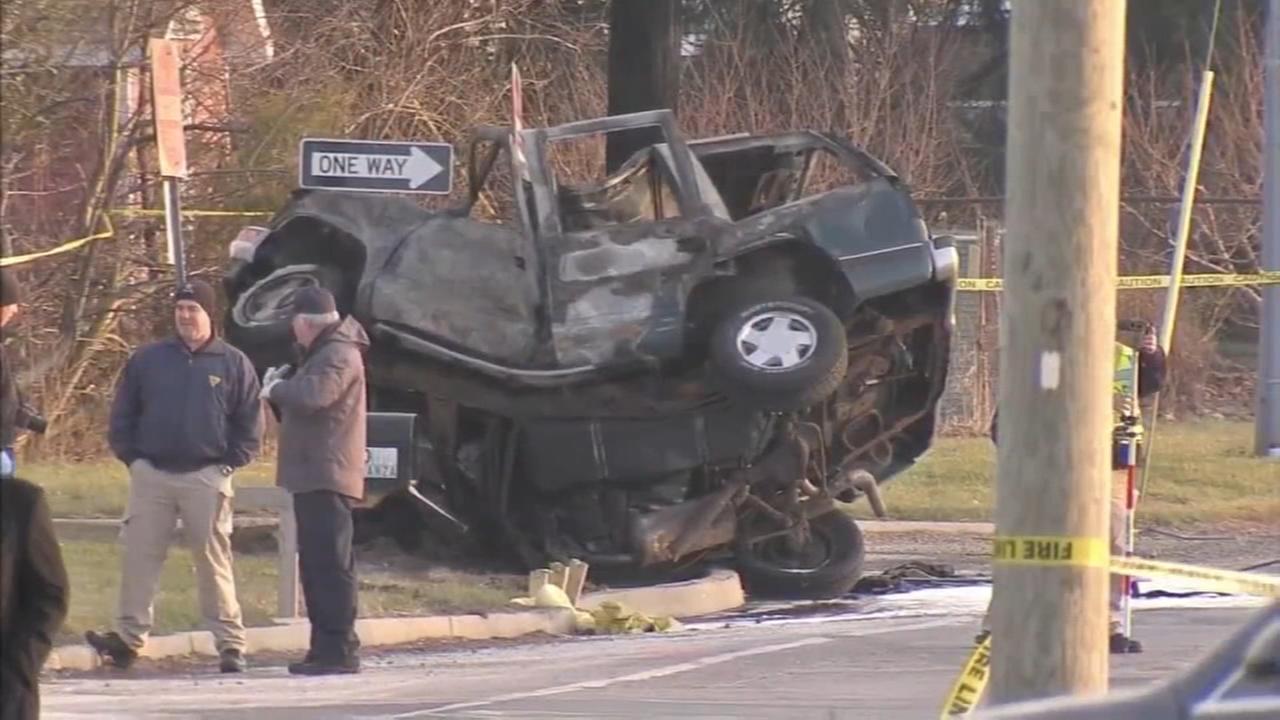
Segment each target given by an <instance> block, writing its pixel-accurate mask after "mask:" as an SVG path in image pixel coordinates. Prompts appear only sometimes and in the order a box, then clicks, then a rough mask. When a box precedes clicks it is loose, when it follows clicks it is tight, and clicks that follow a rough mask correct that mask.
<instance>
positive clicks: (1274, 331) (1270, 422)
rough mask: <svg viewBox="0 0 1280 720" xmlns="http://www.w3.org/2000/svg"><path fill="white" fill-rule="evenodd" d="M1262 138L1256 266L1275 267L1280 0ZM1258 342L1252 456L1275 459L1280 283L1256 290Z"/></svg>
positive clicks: (1279, 0)
mask: <svg viewBox="0 0 1280 720" xmlns="http://www.w3.org/2000/svg"><path fill="white" fill-rule="evenodd" d="M1262 66H1263V74H1264V77H1263V83H1264V90H1263V92H1264V98H1265V99H1264V105H1265V109H1264V110H1263V113H1264V117H1265V120H1264V122H1265V123H1266V125H1265V127H1266V130H1265V133H1266V138H1265V140H1264V143H1263V150H1262V158H1263V160H1262V168H1263V180H1262V196H1263V213H1262V269H1264V270H1280V0H1271V6H1270V8H1268V10H1267V48H1266V58H1265V60H1263V63H1262ZM1259 324H1260V325H1261V328H1262V333H1261V338H1260V341H1259V347H1258V418H1257V446H1256V451H1257V454H1258V455H1262V456H1265V457H1272V458H1280V285H1268V286H1267V287H1265V288H1263V290H1262V317H1261V322H1260V323H1259Z"/></svg>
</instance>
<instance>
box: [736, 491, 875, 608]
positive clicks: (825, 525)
mask: <svg viewBox="0 0 1280 720" xmlns="http://www.w3.org/2000/svg"><path fill="white" fill-rule="evenodd" d="M808 522H809V532H808V536H807V537H806V538H805V540H804V542H803V544H802V545H800V546H799V547H797V546H796V544H795V542H794V541H793V540H791V539H790V538H789V537H787V536H785V535H783V536H775V537H772V538H768V539H766V540H761V541H759V542H751V537H750V533H749V532H743V530H742V529H739V532H738V537H737V538H736V539H735V540H734V555H735V557H736V560H737V565H738V572H739V574H740V575H741V576H742V582H743V585H744V586H745V587H746V589H747V592H748V593H749V594H750V595H754V596H763V597H784V598H804V599H822V598H833V597H840V596H842V595H845V594H847V593H848V592H849V591H850V590H852V589H853V586H854V584H856V583H857V582H858V578H860V577H861V576H862V563H863V561H864V560H865V559H866V547H865V545H864V544H863V541H862V530H861V529H859V528H858V524H857V523H856V522H854V520H853V518H851V517H849V516H848V515H846V514H845V513H844V512H842V511H840V510H832V511H831V512H828V513H825V514H823V515H819V516H818V517H814V518H809V521H808Z"/></svg>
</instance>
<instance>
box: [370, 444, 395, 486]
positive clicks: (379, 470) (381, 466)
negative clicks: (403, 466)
mask: <svg viewBox="0 0 1280 720" xmlns="http://www.w3.org/2000/svg"><path fill="white" fill-rule="evenodd" d="M399 475H400V453H399V451H398V450H397V449H396V448H381V447H371V448H365V456H364V476H365V477H368V478H392V479H394V478H396V477H399Z"/></svg>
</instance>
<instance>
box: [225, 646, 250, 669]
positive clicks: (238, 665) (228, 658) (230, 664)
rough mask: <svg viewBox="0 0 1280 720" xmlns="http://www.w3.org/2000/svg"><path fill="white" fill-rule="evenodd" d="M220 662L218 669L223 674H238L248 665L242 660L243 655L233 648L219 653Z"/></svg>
mask: <svg viewBox="0 0 1280 720" xmlns="http://www.w3.org/2000/svg"><path fill="white" fill-rule="evenodd" d="M219 658H221V662H220V663H219V665H218V669H219V670H221V671H222V672H224V673H240V672H244V671H245V668H247V667H248V666H249V665H248V663H246V662H245V660H244V653H242V652H240V651H239V650H237V649H235V648H227V649H226V650H223V651H222V652H221V653H219Z"/></svg>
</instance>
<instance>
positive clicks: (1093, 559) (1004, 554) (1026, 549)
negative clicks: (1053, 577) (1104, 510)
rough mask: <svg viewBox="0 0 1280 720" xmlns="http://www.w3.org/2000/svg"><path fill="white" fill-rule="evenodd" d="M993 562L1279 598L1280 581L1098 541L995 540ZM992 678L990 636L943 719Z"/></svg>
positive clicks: (962, 710)
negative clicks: (1099, 570) (1112, 549)
mask: <svg viewBox="0 0 1280 720" xmlns="http://www.w3.org/2000/svg"><path fill="white" fill-rule="evenodd" d="M992 555H993V559H994V560H995V562H998V563H1005V564H1017V565H1047V566H1054V565H1060V566H1071V565H1074V566H1087V567H1104V566H1108V565H1109V566H1110V568H1111V572H1112V573H1113V574H1117V575H1129V576H1144V577H1163V578H1173V579H1177V580H1184V581H1186V583H1187V584H1188V585H1193V586H1195V587H1197V588H1200V589H1201V590H1204V591H1206V592H1222V593H1231V594H1241V595H1258V596H1262V597H1270V598H1280V577H1278V576H1274V575H1262V574H1258V573H1247V572H1239V571H1235V570H1219V569H1217V568H1207V567H1198V566H1196V565H1183V564H1182V563H1171V562H1163V561H1160V560H1146V559H1144V558H1135V557H1123V556H1115V557H1110V556H1109V552H1108V547H1107V544H1106V543H1105V542H1104V541H1102V540H1100V539H1099V538H1086V537H1057V536H1019V537H998V538H996V539H995V541H994V544H993V546H992ZM990 674H991V635H990V634H988V635H987V636H986V637H984V638H983V639H982V642H981V643H979V644H978V646H977V647H975V648H974V649H973V653H972V654H970V655H969V660H968V662H966V663H965V666H964V669H963V670H962V671H961V672H960V677H959V678H957V679H956V682H955V684H954V685H952V687H951V692H950V694H948V695H947V699H946V702H945V703H944V704H943V707H942V716H941V717H942V720H950V718H955V717H963V716H965V715H968V714H969V713H971V712H972V711H973V709H974V708H975V707H976V706H977V704H978V700H980V699H981V698H982V693H983V691H984V690H985V689H986V686H987V679H988V678H989V677H990Z"/></svg>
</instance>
